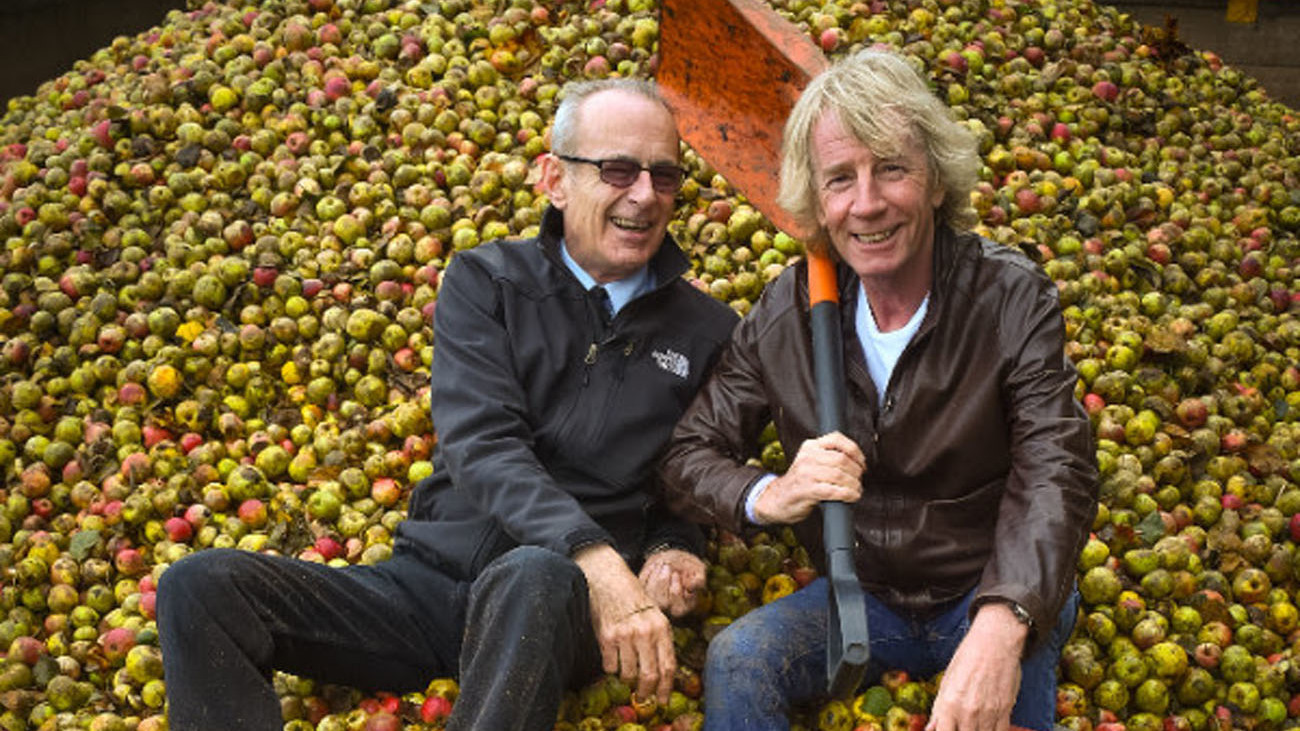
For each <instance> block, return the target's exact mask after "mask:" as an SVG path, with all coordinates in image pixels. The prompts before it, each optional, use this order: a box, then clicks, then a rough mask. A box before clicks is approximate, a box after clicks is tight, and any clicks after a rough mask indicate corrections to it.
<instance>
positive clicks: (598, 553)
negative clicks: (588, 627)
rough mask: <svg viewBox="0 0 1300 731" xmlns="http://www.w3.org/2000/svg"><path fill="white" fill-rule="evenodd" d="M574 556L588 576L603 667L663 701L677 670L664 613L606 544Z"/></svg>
mask: <svg viewBox="0 0 1300 731" xmlns="http://www.w3.org/2000/svg"><path fill="white" fill-rule="evenodd" d="M573 560H574V561H576V562H577V564H578V567H579V568H581V569H582V573H583V574H585V575H586V577H587V591H588V594H589V597H590V603H591V621H592V627H593V628H594V629H595V632H596V640H597V641H598V642H599V643H600V656H601V661H602V664H603V665H604V668H605V672H607V673H618V674H619V677H621V678H623V680H624V681H626V682H627V683H628V684H632V683H636V694H637V697H638V698H650V697H651V696H654V697H656V698H657V699H658V700H659V703H661V704H665V703H667V702H668V694H669V693H670V692H671V691H672V689H673V673H675V672H676V671H677V656H676V655H675V654H674V653H673V637H672V631H671V628H670V627H669V624H668V617H666V616H664V613H663V612H661V611H659V607H658V606H656V605H655V602H654V601H653V600H652V599H651V598H650V597H649V596H648V595H647V594H646V591H645V589H644V588H643V587H642V586H641V582H640V580H638V579H637V577H636V575H635V574H633V573H632V570H631V569H629V568H628V567H627V563H625V562H624V561H623V557H622V556H619V555H618V552H617V551H615V550H614V549H613V548H611V547H610V546H608V545H606V544H600V545H596V546H591V547H588V548H584V549H582V550H581V551H578V552H577V553H576V554H574V556H573Z"/></svg>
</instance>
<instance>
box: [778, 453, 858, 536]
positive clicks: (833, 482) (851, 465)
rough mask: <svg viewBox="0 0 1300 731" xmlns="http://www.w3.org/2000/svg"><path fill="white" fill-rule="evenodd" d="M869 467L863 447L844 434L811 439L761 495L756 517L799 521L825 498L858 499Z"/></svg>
mask: <svg viewBox="0 0 1300 731" xmlns="http://www.w3.org/2000/svg"><path fill="white" fill-rule="evenodd" d="M866 470H867V458H866V457H865V456H863V454H862V450H861V449H859V448H858V445H857V443H856V442H854V441H853V440H852V439H849V438H848V437H846V436H844V435H843V434H841V433H839V432H832V433H830V434H825V435H823V436H820V437H817V438H816V439H809V440H808V441H806V442H804V443H803V444H801V445H800V446H799V453H798V454H796V455H795V457H794V462H793V463H791V465H790V469H788V470H786V473H785V474H784V475H781V476H780V477H778V478H776V479H775V480H773V481H772V483H771V484H769V485H768V486H767V489H766V490H764V491H763V494H762V495H760V496H759V498H758V502H756V503H755V504H754V517H756V518H758V521H759V522H760V523H762V524H770V523H781V524H789V523H798V522H799V521H801V520H803V519H804V518H807V517H808V514H809V513H811V512H812V511H813V508H815V507H817V504H818V503H820V502H822V501H823V500H838V501H840V502H846V503H854V502H857V500H858V498H859V497H860V496H861V495H862V473H864V472H866Z"/></svg>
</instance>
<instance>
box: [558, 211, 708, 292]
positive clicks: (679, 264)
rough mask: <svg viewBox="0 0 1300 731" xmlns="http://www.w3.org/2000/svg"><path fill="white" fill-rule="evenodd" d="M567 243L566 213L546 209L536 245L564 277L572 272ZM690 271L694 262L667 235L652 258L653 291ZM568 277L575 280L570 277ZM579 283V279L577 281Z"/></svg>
mask: <svg viewBox="0 0 1300 731" xmlns="http://www.w3.org/2000/svg"><path fill="white" fill-rule="evenodd" d="M562 240H564V212H563V211H561V210H560V209H558V208H556V207H555V206H547V207H546V211H545V212H543V213H542V224H541V232H540V233H539V234H538V235H537V245H538V246H540V247H541V248H542V251H543V252H544V253H545V254H546V256H547V258H549V259H550V260H551V261H552V262H553V263H554V264H555V265H556V266H558V267H559V268H560V269H561V270H562V271H564V272H565V273H568V272H569V268H568V267H567V266H566V265H565V264H564V257H563V256H561V254H560V242H561V241H562ZM690 268H691V262H690V260H688V259H687V258H686V254H683V253H682V249H681V247H679V246H678V245H677V242H676V241H674V240H673V237H672V236H669V235H668V234H664V240H663V243H662V244H660V245H659V251H657V252H655V255H654V256H653V257H651V258H650V272H651V274H653V275H654V283H655V286H654V289H655V290H660V289H663V288H664V287H666V286H667V285H669V284H672V282H673V281H674V280H676V279H678V278H680V277H681V276H682V275H683V274H685V273H686V272H687V271H688V270H689V269H690ZM569 276H572V274H570V275H569ZM574 279H575V281H576V279H577V278H576V277H574Z"/></svg>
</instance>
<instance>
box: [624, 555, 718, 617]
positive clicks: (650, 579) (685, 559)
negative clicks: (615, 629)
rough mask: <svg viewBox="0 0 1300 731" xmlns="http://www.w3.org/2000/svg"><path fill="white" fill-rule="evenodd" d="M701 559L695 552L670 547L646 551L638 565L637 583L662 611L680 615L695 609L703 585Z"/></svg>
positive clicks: (675, 615)
mask: <svg viewBox="0 0 1300 731" xmlns="http://www.w3.org/2000/svg"><path fill="white" fill-rule="evenodd" d="M704 573H705V569H704V562H703V561H701V560H700V559H699V557H698V556H696V555H695V554H692V553H689V552H687V551H682V550H678V549H676V548H670V549H668V550H665V551H656V552H655V553H652V554H650V556H649V557H647V558H646V560H645V565H643V566H642V567H641V576H640V577H639V578H640V579H641V585H642V586H644V587H645V591H646V594H647V595H649V597H650V599H651V601H653V602H654V603H655V604H656V605H658V606H659V608H660V609H662V610H663V611H665V612H667V613H669V614H671V615H672V616H674V617H680V616H682V615H684V614H686V613H687V612H690V611H691V610H693V609H695V603H696V602H697V601H698V600H699V596H700V591H701V590H702V589H703V588H704V579H705V577H704Z"/></svg>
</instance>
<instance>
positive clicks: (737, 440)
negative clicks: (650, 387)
mask: <svg viewBox="0 0 1300 731" xmlns="http://www.w3.org/2000/svg"><path fill="white" fill-rule="evenodd" d="M785 279H787V280H788V279H790V278H785ZM782 283H784V284H786V285H788V284H790V281H784V282H782ZM775 285H777V283H775V282H774V283H773V286H769V288H768V291H767V292H765V293H764V295H763V297H762V299H760V301H759V304H758V305H757V306H756V307H755V308H754V311H753V312H751V313H750V314H749V316H747V317H746V318H745V319H744V320H742V321H741V322H740V325H738V326H737V328H736V331H735V333H734V334H733V336H732V340H731V343H730V344H729V345H728V346H727V347H726V348H725V349H724V350H723V352H722V357H721V358H720V359H719V361H718V365H717V366H716V367H715V368H714V370H713V373H712V375H711V376H710V378H709V380H708V381H707V382H706V383H705V384H704V386H703V388H701V389H700V391H699V393H697V394H696V396H695V399H694V400H693V401H692V402H691V405H690V406H689V407H688V408H687V410H686V413H685V414H684V415H683V416H682V419H681V421H679V422H678V423H677V427H676V428H675V429H674V430H673V436H672V439H671V440H670V442H669V445H668V450H667V452H666V453H665V455H664V458H663V460H662V461H661V462H660V478H661V482H662V484H663V489H664V494H665V498H666V500H667V502H668V505H669V507H671V508H672V509H673V510H674V511H675V512H677V513H678V514H679V515H682V516H683V517H685V518H687V519H688V520H693V521H697V522H700V523H713V524H716V525H719V526H721V527H723V528H726V529H728V530H731V531H740V530H743V529H744V528H745V527H746V521H745V511H744V504H745V495H746V494H747V493H748V491H749V487H750V486H751V485H752V484H753V483H754V482H756V481H757V480H758V479H759V478H760V477H762V476H763V475H764V474H766V471H765V470H763V469H761V468H759V467H755V466H753V465H749V464H746V462H747V461H748V459H749V458H751V457H753V456H754V455H755V452H756V451H757V449H758V438H759V435H760V434H761V432H762V430H763V427H764V426H765V425H766V424H767V422H768V421H769V420H770V416H769V406H768V404H769V401H770V398H769V394H768V393H767V389H766V386H765V382H764V374H763V368H762V365H761V355H760V346H761V338H762V337H763V333H762V332H761V330H762V329H764V328H763V326H762V325H761V324H760V323H766V322H769V321H770V320H771V319H772V318H773V317H779V316H780V315H781V314H782V313H781V312H780V310H781V309H782V305H781V304H779V302H780V299H781V298H779V297H774V296H771V295H772V294H773V288H774V286H775ZM774 309H775V310H777V312H773V310H774Z"/></svg>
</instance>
